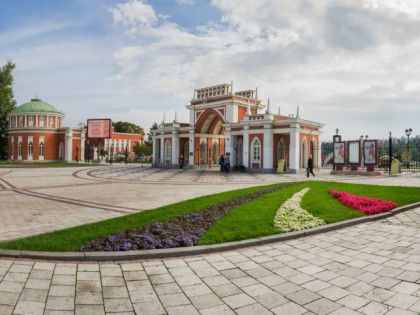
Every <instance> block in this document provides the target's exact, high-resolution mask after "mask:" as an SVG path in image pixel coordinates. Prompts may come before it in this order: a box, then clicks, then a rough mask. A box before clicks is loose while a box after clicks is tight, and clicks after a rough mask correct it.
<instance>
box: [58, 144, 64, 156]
mask: <svg viewBox="0 0 420 315" xmlns="http://www.w3.org/2000/svg"><path fill="white" fill-rule="evenodd" d="M58 150H59V151H58V158H59V159H60V160H63V159H64V144H63V142H61V143H60V146H59V149H58Z"/></svg>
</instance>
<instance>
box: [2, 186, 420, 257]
mask: <svg viewBox="0 0 420 315" xmlns="http://www.w3.org/2000/svg"><path fill="white" fill-rule="evenodd" d="M278 185H279V184H276V185H269V186H259V187H252V188H246V189H241V190H236V191H229V192H224V193H219V194H215V195H209V196H203V197H199V198H195V199H191V200H186V201H183V202H179V203H176V204H172V205H168V206H164V207H160V208H157V209H153V210H149V211H145V212H141V213H136V214H132V215H128V216H124V217H119V218H115V219H111V220H106V221H101V222H98V223H93V224H86V225H82V226H78V227H75V228H70V229H66V230H61V231H57V232H52V233H47V234H43V235H39V236H34V237H30V238H26V239H21V240H16V241H10V242H5V243H0V248H3V249H16V250H42V251H75V250H77V249H78V248H79V247H80V246H81V245H83V244H85V243H86V242H88V241H90V240H92V239H95V238H98V237H101V236H106V235H109V234H114V233H116V232H118V231H121V230H125V229H128V228H132V227H142V226H145V225H147V224H149V223H151V222H152V221H166V220H168V219H170V218H171V217H173V216H177V215H180V214H183V213H186V212H192V211H197V210H200V209H204V208H206V207H208V206H209V205H212V204H215V203H218V202H221V201H225V200H229V199H231V198H233V197H236V196H241V195H245V194H248V193H251V192H254V191H258V190H261V189H263V188H267V187H274V186H278ZM280 185H281V186H287V185H290V183H289V184H287V183H286V184H280ZM304 187H310V188H312V189H311V190H310V191H309V192H308V193H307V194H306V195H305V196H304V198H303V200H302V207H303V208H304V209H306V210H307V211H309V212H310V213H312V214H313V215H315V216H317V217H320V218H322V219H324V220H325V221H326V222H327V223H333V222H338V221H343V220H348V219H352V218H356V217H361V216H364V214H363V213H360V212H358V211H356V210H354V209H351V208H348V207H346V206H344V205H343V204H341V202H339V201H338V200H337V199H336V198H334V197H333V196H331V195H330V194H329V193H328V191H329V190H330V189H335V190H337V191H346V192H349V193H352V194H354V195H359V196H367V197H373V198H379V199H383V200H389V201H394V202H396V203H397V204H398V206H403V205H406V204H410V203H414V202H418V201H420V188H415V187H391V186H373V185H357V184H348V183H335V182H317V181H310V182H304V183H300V182H297V183H294V184H293V185H291V186H289V187H286V188H284V189H282V190H279V191H276V192H273V193H270V194H267V195H264V196H263V197H260V198H258V199H256V200H253V201H252V202H249V203H247V204H243V205H242V206H240V207H237V208H235V209H234V210H232V211H231V212H229V213H228V214H227V215H226V216H225V217H224V218H222V219H220V220H219V221H217V222H216V223H215V224H213V225H212V227H211V228H210V229H209V230H208V231H207V232H206V233H205V234H204V235H203V237H202V238H201V240H200V242H199V244H203V245H204V244H215V243H221V242H229V241H237V240H244V239H248V238H254V237H261V236H267V235H272V234H277V233H279V232H278V231H277V230H276V229H275V228H274V226H273V220H274V216H275V214H276V212H277V210H278V208H279V207H280V205H281V204H282V203H283V202H284V201H285V200H286V199H288V198H289V197H291V196H292V195H293V194H294V193H295V192H297V191H300V190H301V189H302V188H304Z"/></svg>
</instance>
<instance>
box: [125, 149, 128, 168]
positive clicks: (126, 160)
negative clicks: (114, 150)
mask: <svg viewBox="0 0 420 315" xmlns="http://www.w3.org/2000/svg"><path fill="white" fill-rule="evenodd" d="M127 162H128V145H127V146H126V147H125V164H126V165H127Z"/></svg>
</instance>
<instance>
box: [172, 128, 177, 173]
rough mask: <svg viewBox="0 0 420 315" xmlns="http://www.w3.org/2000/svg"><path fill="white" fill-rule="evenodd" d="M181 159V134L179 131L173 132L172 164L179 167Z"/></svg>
mask: <svg viewBox="0 0 420 315" xmlns="http://www.w3.org/2000/svg"><path fill="white" fill-rule="evenodd" d="M178 158H179V134H178V131H172V161H171V164H173V165H178Z"/></svg>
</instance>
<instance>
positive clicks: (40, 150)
mask: <svg viewBox="0 0 420 315" xmlns="http://www.w3.org/2000/svg"><path fill="white" fill-rule="evenodd" d="M39 156H44V142H41V143H40V144H39Z"/></svg>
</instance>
